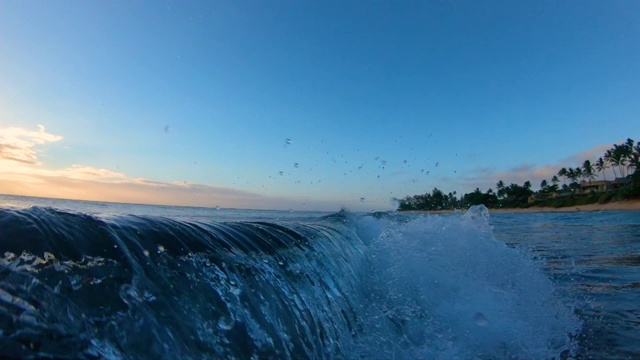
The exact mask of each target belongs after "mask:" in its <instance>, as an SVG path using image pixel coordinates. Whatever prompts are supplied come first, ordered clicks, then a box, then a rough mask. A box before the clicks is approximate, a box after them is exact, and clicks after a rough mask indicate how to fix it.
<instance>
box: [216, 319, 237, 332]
mask: <svg viewBox="0 0 640 360" xmlns="http://www.w3.org/2000/svg"><path fill="white" fill-rule="evenodd" d="M234 323H235V322H234V321H233V319H231V318H227V317H226V316H220V319H218V329H220V330H225V331H228V330H231V329H232V328H233V325H234Z"/></svg>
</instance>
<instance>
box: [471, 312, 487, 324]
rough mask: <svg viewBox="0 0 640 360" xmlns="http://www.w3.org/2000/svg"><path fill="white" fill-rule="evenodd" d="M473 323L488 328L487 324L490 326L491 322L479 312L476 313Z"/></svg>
mask: <svg viewBox="0 0 640 360" xmlns="http://www.w3.org/2000/svg"><path fill="white" fill-rule="evenodd" d="M473 321H474V322H475V323H476V325H478V326H487V324H489V320H487V318H486V317H485V316H484V314H482V313H481V312H477V313H475V315H473Z"/></svg>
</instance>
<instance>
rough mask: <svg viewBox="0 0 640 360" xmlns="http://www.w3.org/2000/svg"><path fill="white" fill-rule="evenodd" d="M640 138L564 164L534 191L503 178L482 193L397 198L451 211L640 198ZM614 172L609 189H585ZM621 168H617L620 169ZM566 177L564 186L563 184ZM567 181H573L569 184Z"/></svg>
mask: <svg viewBox="0 0 640 360" xmlns="http://www.w3.org/2000/svg"><path fill="white" fill-rule="evenodd" d="M639 160H640V141H639V142H637V143H636V142H635V141H633V140H632V139H630V138H629V139H627V141H626V142H624V143H621V144H614V145H613V147H612V148H611V149H608V150H607V151H605V152H604V154H603V155H602V156H601V157H599V158H598V159H597V160H596V161H595V162H594V163H592V162H591V161H590V160H585V161H584V162H583V163H582V166H578V167H575V168H571V167H568V168H567V167H563V168H561V169H560V170H559V171H558V173H557V174H556V175H554V176H553V177H552V178H551V179H550V180H549V181H548V180H546V179H545V180H542V182H541V183H540V189H539V190H538V191H533V190H532V189H531V188H532V185H531V182H530V181H525V182H524V183H523V184H522V185H518V184H513V183H512V184H509V185H506V184H505V183H504V181H502V180H500V181H498V182H497V183H496V191H495V192H494V191H493V189H491V188H489V189H488V190H487V191H486V192H482V191H481V190H480V189H479V188H476V189H475V190H474V191H473V192H470V193H466V194H462V195H460V196H458V194H457V193H456V192H455V191H453V192H449V193H448V194H445V193H444V192H443V191H441V190H439V189H438V188H434V189H433V190H432V191H431V192H427V193H425V194H421V195H412V196H406V197H404V198H402V199H397V201H398V210H401V211H406V210H427V211H428V210H451V209H465V208H468V207H469V206H472V205H480V204H483V205H485V206H487V207H488V208H517V207H527V206H533V205H538V206H555V207H560V206H574V205H584V204H587V203H594V202H601V203H602V202H607V201H611V200H623V199H627V198H635V197H640V171H637V169H638V162H639ZM608 169H611V172H613V178H612V179H613V180H614V181H613V182H610V183H607V184H608V185H610V186H609V187H608V188H607V190H606V191H599V192H595V191H589V192H584V191H582V190H581V189H582V187H583V185H584V184H587V183H588V184H590V183H592V182H593V181H595V180H596V179H599V177H600V175H601V176H602V180H603V181H607V176H606V170H608ZM616 170H617V171H616ZM560 178H562V185H560ZM567 180H569V183H568V184H567Z"/></svg>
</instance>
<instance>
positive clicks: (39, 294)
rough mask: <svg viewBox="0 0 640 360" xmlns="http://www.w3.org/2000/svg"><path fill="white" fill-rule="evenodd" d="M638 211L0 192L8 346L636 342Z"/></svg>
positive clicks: (0, 270) (75, 350)
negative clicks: (278, 206)
mask: <svg viewBox="0 0 640 360" xmlns="http://www.w3.org/2000/svg"><path fill="white" fill-rule="evenodd" d="M34 205H35V206H34ZM639 215H640V213H637V212H615V213H614V212H610V213H592V214H584V213H581V214H513V215H507V214H497V215H492V216H489V215H488V213H487V212H486V209H483V208H481V207H480V208H474V209H472V210H470V211H469V212H467V213H466V214H457V215H450V216H434V215H428V216H427V215H425V216H415V215H412V216H407V215H398V214H393V213H389V214H381V213H378V214H352V213H349V212H345V211H341V212H338V213H335V214H326V213H290V212H266V211H247V210H216V209H201V208H178V207H155V206H144V205H118V204H103V203H91V202H70V201H59V200H43V199H32V198H20V197H7V196H2V197H0V256H1V258H0V329H1V330H0V356H3V357H6V356H9V357H14V358H40V357H49V358H96V359H98V358H108V359H120V358H131V359H136V358H149V359H156V358H165V359H173V358H176V359H178V358H179V359H184V358H193V359H205V358H237V359H251V358H253V359H281V358H285V359H286V358H291V359H300V358H309V359H313V358H321V359H369V358H371V359H391V358H396V359H551V358H556V359H559V358H567V357H568V356H571V357H574V358H585V359H586V358H593V359H605V358H606V359H626V358H628V359H633V358H637V357H638V354H640V342H639V341H638V335H637V334H638V331H637V323H638V314H637V309H638V306H639V305H638V304H640V302H638V300H639V299H640V297H639V296H638V295H639V293H638V291H639V290H638V289H639V288H638V284H639V283H640V274H639V273H638V270H639V269H638V264H640V261H639V259H638V256H639V255H640V253H639V251H638V250H639V249H640V244H639V242H640V238H639V234H640V231H638V230H639V229H640V219H639V218H640V216H639Z"/></svg>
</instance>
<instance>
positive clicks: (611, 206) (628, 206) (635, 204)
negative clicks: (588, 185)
mask: <svg viewBox="0 0 640 360" xmlns="http://www.w3.org/2000/svg"><path fill="white" fill-rule="evenodd" d="M613 210H640V199H633V200H624V201H615V202H610V203H606V204H588V205H578V206H568V207H561V208H554V207H540V206H532V207H530V208H525V209H489V212H491V213H536V212H577V211H613ZM409 212H411V213H416V214H420V213H423V214H424V213H426V214H452V213H454V212H455V211H454V210H434V211H409Z"/></svg>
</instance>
